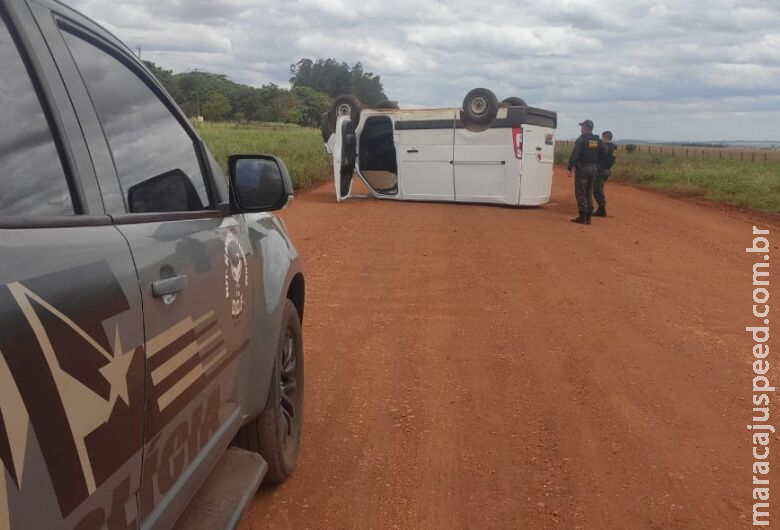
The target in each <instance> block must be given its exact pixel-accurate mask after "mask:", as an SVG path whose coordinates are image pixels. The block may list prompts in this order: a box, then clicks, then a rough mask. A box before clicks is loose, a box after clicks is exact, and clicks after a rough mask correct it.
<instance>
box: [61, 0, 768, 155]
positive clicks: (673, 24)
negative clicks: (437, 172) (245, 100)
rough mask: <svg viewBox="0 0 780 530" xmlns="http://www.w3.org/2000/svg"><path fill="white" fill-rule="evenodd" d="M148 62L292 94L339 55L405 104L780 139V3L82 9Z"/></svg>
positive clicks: (154, 3) (195, 1) (133, 5)
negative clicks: (490, 101) (518, 103)
mask: <svg viewBox="0 0 780 530" xmlns="http://www.w3.org/2000/svg"><path fill="white" fill-rule="evenodd" d="M71 4H72V5H73V6H74V7H76V8H77V9H79V10H80V11H82V12H84V13H85V14H87V15H89V16H91V17H92V18H94V19H96V20H98V21H99V22H100V23H102V24H103V25H105V26H106V27H108V28H109V29H110V30H112V31H113V32H114V33H115V34H116V35H117V36H118V37H119V38H120V39H122V40H123V41H125V42H126V43H127V44H128V45H130V46H131V47H137V46H139V45H140V46H141V47H142V50H143V52H142V54H143V57H144V59H149V60H152V61H154V62H156V63H158V64H160V65H162V66H164V67H166V68H170V69H173V70H174V71H184V70H190V69H196V68H198V69H203V70H207V71H212V72H216V73H225V74H227V75H228V76H229V77H230V78H231V79H233V80H234V81H238V82H242V83H246V84H250V85H255V86H259V85H262V84H265V83H270V82H273V83H276V84H279V85H282V86H287V85H288V83H287V80H288V78H289V67H290V64H292V63H294V62H297V61H298V60H299V59H300V58H302V57H310V58H317V57H333V58H337V59H339V60H343V61H346V62H348V63H350V64H354V63H355V62H357V61H361V62H362V63H363V65H364V67H365V69H366V70H367V71H372V72H374V73H377V74H380V75H381V76H382V80H383V83H384V87H385V92H386V93H387V94H388V96H389V97H390V98H391V99H396V100H398V101H400V103H401V105H402V106H407V107H413V106H437V107H438V106H460V103H461V101H462V98H463V96H464V95H465V94H466V92H467V91H468V90H470V89H471V88H474V87H477V86H484V87H487V88H490V89H492V90H493V91H494V92H496V94H497V95H498V97H499V99H503V98H505V97H507V96H520V97H522V98H524V99H525V100H526V101H527V102H528V103H529V104H531V105H533V106H538V107H542V108H548V109H551V110H556V111H558V113H559V136H560V137H568V136H576V134H577V129H578V127H577V125H576V123H577V122H578V121H581V120H582V119H583V118H585V117H589V118H592V119H593V120H594V121H595V122H596V128H597V129H598V130H602V129H605V128H609V129H612V130H613V131H615V133H616V137H622V138H638V139H656V140H686V139H690V140H717V139H728V140H780V126H778V124H780V0H736V1H735V0H707V1H702V0H688V1H686V2H679V1H672V0H666V1H665V2H661V1H648V0H602V1H599V2H597V1H593V0H553V1H549V0H494V1H492V2H488V1H486V0H446V1H435V0H135V1H132V2H131V1H128V0H72V1H71Z"/></svg>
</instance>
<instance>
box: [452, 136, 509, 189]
mask: <svg viewBox="0 0 780 530" xmlns="http://www.w3.org/2000/svg"><path fill="white" fill-rule="evenodd" d="M511 132H512V129H511V128H509V129H507V128H502V127H491V128H489V129H486V130H484V131H481V132H472V131H469V130H468V129H466V128H464V127H463V126H462V124H460V122H459V123H458V127H457V128H456V129H455V142H454V144H455V156H454V159H453V160H454V162H453V167H454V170H455V199H456V200H457V201H458V202H487V203H501V204H503V203H506V202H507V200H506V195H507V193H506V192H507V182H506V177H507V175H506V173H507V171H506V170H507V164H506V153H507V146H508V144H509V143H510V135H511Z"/></svg>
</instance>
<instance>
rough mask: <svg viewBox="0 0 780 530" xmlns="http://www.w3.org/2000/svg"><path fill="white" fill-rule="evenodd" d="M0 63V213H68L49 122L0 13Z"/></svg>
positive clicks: (62, 174)
mask: <svg viewBox="0 0 780 530" xmlns="http://www.w3.org/2000/svg"><path fill="white" fill-rule="evenodd" d="M0 64H1V65H3V72H2V75H0V216H19V217H21V216H24V217H39V216H55V215H73V213H74V211H73V202H72V199H71V195H70V190H69V188H68V180H67V177H66V176H65V171H64V169H63V165H62V161H61V160H60V155H59V153H58V152H57V147H56V145H55V143H54V137H53V136H52V132H51V129H50V128H49V123H48V122H47V120H46V116H45V114H44V112H43V107H42V106H41V102H40V100H39V99H38V95H37V93H36V91H35V88H34V86H33V83H32V81H31V80H30V76H29V74H28V72H27V69H26V68H25V66H24V62H23V61H22V58H21V56H20V55H19V50H17V48H16V45H15V44H14V41H13V39H12V38H11V34H10V32H9V31H8V27H7V26H6V24H5V21H4V20H3V19H2V17H0Z"/></svg>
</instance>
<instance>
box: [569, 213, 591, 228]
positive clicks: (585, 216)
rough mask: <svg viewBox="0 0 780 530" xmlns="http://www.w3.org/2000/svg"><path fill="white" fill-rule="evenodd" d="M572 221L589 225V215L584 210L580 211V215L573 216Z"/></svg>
mask: <svg viewBox="0 0 780 530" xmlns="http://www.w3.org/2000/svg"><path fill="white" fill-rule="evenodd" d="M571 222H572V223H577V224H581V225H589V224H590V216H588V214H587V213H585V212H582V211H581V212H580V215H579V216H577V217H575V218H574V219H572V220H571Z"/></svg>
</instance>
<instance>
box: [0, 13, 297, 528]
mask: <svg viewBox="0 0 780 530" xmlns="http://www.w3.org/2000/svg"><path fill="white" fill-rule="evenodd" d="M0 65H2V75H0V123H1V124H2V126H0V529H7V528H12V529H17V528H19V529H21V528H24V529H28V528H29V529H32V528H36V529H38V528H40V529H44V528H45V529H53V528H68V529H78V530H88V529H100V528H107V529H109V530H113V529H123V530H125V529H132V528H172V527H174V526H177V527H181V528H230V527H235V526H236V525H237V523H238V520H239V518H240V516H241V513H242V511H243V508H244V507H245V506H246V505H247V504H248V502H249V501H250V500H251V498H252V497H253V495H254V492H255V490H256V488H257V487H258V485H259V483H260V482H261V480H263V477H265V480H266V481H267V482H270V483H277V482H281V481H283V480H285V479H286V478H287V477H288V476H289V475H290V474H291V473H292V471H293V468H294V466H295V463H296V460H297V456H298V448H299V442H300V434H301V414H302V406H303V344H302V335H301V322H302V320H303V312H304V277H303V273H302V268H301V264H300V260H299V257H298V254H297V252H296V250H295V248H294V246H293V244H292V243H291V241H290V239H289V238H288V236H287V234H286V232H285V229H284V226H283V225H282V223H281V221H280V220H279V219H278V218H277V217H275V215H274V214H273V213H271V212H272V211H274V210H278V209H281V208H283V207H284V206H286V205H287V203H288V201H289V199H290V197H291V195H292V184H291V180H290V177H289V174H288V173H287V169H286V168H285V166H284V164H283V163H282V161H280V160H278V159H276V158H274V157H272V156H267V155H237V156H233V157H231V158H230V163H229V166H230V171H229V173H230V175H229V184H228V182H227V179H225V177H224V175H223V173H222V171H221V170H220V167H219V166H218V164H217V163H216V162H215V161H214V158H213V157H212V156H211V154H210V153H209V151H208V149H207V148H206V146H205V145H204V144H203V142H202V141H201V139H200V138H199V137H198V135H197V133H196V132H195V130H193V128H192V127H191V125H190V123H189V122H188V120H187V118H186V116H184V114H182V112H181V111H180V110H179V108H178V107H177V106H176V104H175V103H174V102H173V100H172V99H171V97H170V96H169V95H168V94H167V93H166V92H165V90H164V89H163V88H162V86H161V85H160V84H159V83H158V82H157V80H156V79H155V78H154V77H153V76H152V75H151V74H150V73H149V71H148V70H147V69H146V68H145V67H144V65H143V64H142V63H141V62H139V61H138V59H136V57H135V56H134V55H133V54H132V52H131V51H130V50H129V49H128V48H127V47H125V46H124V45H123V44H122V43H121V42H119V41H118V40H117V39H116V38H115V37H114V36H113V35H111V34H110V33H108V32H107V31H105V30H104V29H102V28H101V27H99V26H98V25H97V24H95V23H94V22H93V21H91V20H89V19H88V18H86V17H84V16H82V15H80V14H79V13H77V12H75V11H73V10H72V9H70V8H68V7H67V6H65V5H63V4H61V3H59V2H55V1H52V0H0Z"/></svg>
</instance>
